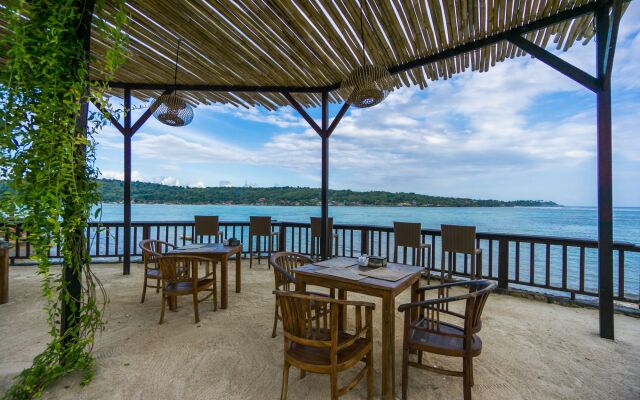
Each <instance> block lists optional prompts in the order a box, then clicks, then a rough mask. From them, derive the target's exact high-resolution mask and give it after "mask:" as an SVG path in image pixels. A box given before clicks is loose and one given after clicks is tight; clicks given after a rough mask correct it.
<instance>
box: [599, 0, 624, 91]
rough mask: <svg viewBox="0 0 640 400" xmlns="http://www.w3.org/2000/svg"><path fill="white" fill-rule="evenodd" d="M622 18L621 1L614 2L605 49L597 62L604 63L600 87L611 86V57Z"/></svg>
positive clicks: (615, 0) (614, 49)
mask: <svg viewBox="0 0 640 400" xmlns="http://www.w3.org/2000/svg"><path fill="white" fill-rule="evenodd" d="M621 16H622V1H621V0H614V2H613V7H612V8H611V17H610V19H609V29H608V30H607V36H606V38H605V43H604V46H605V49H604V51H605V52H604V54H603V59H602V60H599V61H598V62H602V63H604V64H603V65H602V67H601V68H602V71H603V78H604V81H603V82H601V84H602V86H603V87H604V86H607V87H608V86H609V85H610V84H611V70H612V68H613V56H614V54H615V51H616V42H617V41H618V28H619V26H620V17H621Z"/></svg>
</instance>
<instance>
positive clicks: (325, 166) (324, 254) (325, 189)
mask: <svg viewBox="0 0 640 400" xmlns="http://www.w3.org/2000/svg"><path fill="white" fill-rule="evenodd" d="M328 129H329V93H327V92H322V124H321V130H322V133H321V134H320V136H321V137H322V193H321V203H322V210H321V216H322V226H321V229H320V258H322V259H323V260H326V259H327V258H328V249H329V132H328Z"/></svg>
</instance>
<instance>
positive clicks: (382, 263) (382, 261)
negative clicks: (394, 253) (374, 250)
mask: <svg viewBox="0 0 640 400" xmlns="http://www.w3.org/2000/svg"><path fill="white" fill-rule="evenodd" d="M367 266H368V267H371V268H380V267H386V266H387V259H386V258H385V257H377V256H370V257H369V262H368V264H367Z"/></svg>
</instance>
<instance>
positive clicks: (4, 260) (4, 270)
mask: <svg viewBox="0 0 640 400" xmlns="http://www.w3.org/2000/svg"><path fill="white" fill-rule="evenodd" d="M8 301H9V242H6V241H4V240H3V241H0V304H4V303H7V302H8Z"/></svg>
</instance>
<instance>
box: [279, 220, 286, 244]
mask: <svg viewBox="0 0 640 400" xmlns="http://www.w3.org/2000/svg"><path fill="white" fill-rule="evenodd" d="M278 251H287V225H286V224H285V223H281V224H280V230H279V231H278Z"/></svg>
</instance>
